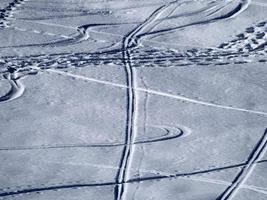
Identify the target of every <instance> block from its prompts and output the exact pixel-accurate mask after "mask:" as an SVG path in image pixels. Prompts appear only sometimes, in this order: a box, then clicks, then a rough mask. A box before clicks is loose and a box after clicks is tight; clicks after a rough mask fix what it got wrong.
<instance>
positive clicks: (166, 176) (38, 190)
mask: <svg viewBox="0 0 267 200" xmlns="http://www.w3.org/2000/svg"><path fill="white" fill-rule="evenodd" d="M266 161H267V160H259V161H257V162H256V163H263V162H266ZM256 163H255V164H256ZM90 165H92V166H94V167H101V168H108V169H118V167H113V166H103V165H94V164H90ZM247 165H248V164H247V163H241V164H236V165H230V166H225V167H218V168H212V169H208V170H202V171H195V172H188V173H177V174H170V173H167V172H162V171H156V170H140V171H141V172H144V173H153V174H156V173H159V174H160V175H158V174H157V175H155V176H147V177H139V178H135V179H129V180H128V181H126V182H120V183H118V182H116V181H110V182H92V183H82V182H83V181H76V182H67V184H66V183H65V184H64V183H60V184H53V185H50V186H45V185H43V184H42V186H43V187H31V188H24V189H22V188H23V186H15V187H9V188H7V189H9V190H10V189H14V188H15V190H14V191H6V192H2V193H0V199H1V198H2V199H4V198H5V197H9V196H11V197H20V196H21V195H25V194H31V193H35V194H42V193H43V192H46V191H60V190H64V189H81V188H87V187H100V186H117V185H122V184H126V183H127V184H134V183H140V182H145V181H159V180H172V179H176V178H182V179H188V180H193V181H201V182H206V183H215V184H221V185H226V186H228V185H231V183H228V182H226V181H220V180H213V179H207V178H202V177H192V176H193V175H198V174H206V173H212V172H220V171H222V170H227V169H232V168H236V167H242V166H247ZM85 182H88V181H86V180H85ZM29 186H31V185H29ZM29 186H28V187H29ZM240 188H244V189H249V190H252V191H255V192H259V193H262V194H265V195H266V194H267V188H260V187H257V186H250V185H245V184H244V185H240ZM2 190H5V189H4V188H3V189H2Z"/></svg>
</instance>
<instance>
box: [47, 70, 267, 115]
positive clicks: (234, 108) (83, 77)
mask: <svg viewBox="0 0 267 200" xmlns="http://www.w3.org/2000/svg"><path fill="white" fill-rule="evenodd" d="M44 72H52V73H57V74H60V75H65V76H70V77H73V78H77V79H81V80H84V81H91V82H95V83H100V84H104V85H109V86H114V87H119V88H126V89H127V88H129V86H127V85H123V84H119V83H113V82H110V81H103V80H99V79H94V78H88V77H85V76H81V75H74V74H72V73H69V72H64V71H60V70H55V69H48V70H45V71H44ZM133 89H134V90H136V91H140V92H145V93H149V94H153V95H158V96H163V97H168V98H171V99H177V100H180V101H184V102H189V103H193V104H198V105H202V106H208V107H214V108H219V109H225V110H233V111H239V112H246V113H250V114H257V115H262V116H267V113H266V112H263V111H257V110H249V109H244V108H238V107H231V106H225V105H220V104H214V103H210V102H205V101H200V100H197V99H191V98H188V97H184V96H181V95H175V94H170V93H165V92H161V91H156V90H152V89H148V88H139V87H137V88H133Z"/></svg>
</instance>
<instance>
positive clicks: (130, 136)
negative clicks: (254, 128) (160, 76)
mask: <svg viewBox="0 0 267 200" xmlns="http://www.w3.org/2000/svg"><path fill="white" fill-rule="evenodd" d="M21 1H23V0H21ZM25 1H26V0H25ZM234 1H235V0H234ZM229 2H232V1H229ZM177 3H178V1H173V2H170V3H167V4H165V5H162V6H160V7H159V8H158V9H156V10H155V11H154V12H153V13H152V14H151V15H150V16H149V17H148V18H147V19H146V20H145V21H144V22H143V23H141V24H140V25H138V26H137V27H136V28H134V29H133V30H132V31H131V32H129V33H128V34H127V35H126V36H124V37H123V44H122V49H121V53H122V62H123V64H124V67H125V73H126V78H127V84H126V85H124V84H118V83H112V82H109V81H103V80H99V79H94V78H88V77H84V76H80V75H74V74H71V73H68V72H63V71H60V70H56V69H47V70H45V71H47V72H52V73H57V74H60V75H66V76H70V77H74V78H77V79H81V80H85V81H91V82H96V83H100V84H104V85H109V86H114V87H119V88H124V89H126V90H127V95H128V98H127V99H128V103H127V117H126V123H127V124H126V130H125V133H126V135H125V142H124V143H113V144H86V145H77V146H75V145H62V146H61V145H54V146H53V145H46V146H45V145H41V146H30V147H21V148H20V147H14V148H5V147H4V148H0V150H26V149H28V150H32V149H50V148H76V147H112V146H123V151H122V155H121V161H120V164H119V167H118V169H117V170H118V172H117V176H116V181H114V182H112V181H111V182H101V183H88V184H68V185H58V186H48V187H39V188H38V187H37V188H29V189H22V190H16V191H10V192H3V193H0V197H6V196H14V195H22V194H29V193H41V192H43V191H51V190H52V191H55V190H56V191H57V190H61V189H73V188H83V187H96V186H97V187H98V186H108V185H112V186H114V197H115V200H125V199H127V198H126V193H127V187H128V185H129V183H139V182H143V181H153V180H162V179H171V178H178V177H180V178H185V179H191V180H195V181H203V182H208V183H215V184H221V185H226V186H228V187H227V189H226V190H225V191H224V192H223V193H222V194H221V195H220V196H219V197H218V198H217V200H231V199H232V198H233V197H234V196H235V194H236V193H237V192H238V190H239V189H240V188H245V189H249V190H253V191H255V192H259V193H262V194H267V191H266V190H264V189H265V188H264V189H262V188H259V187H256V186H249V185H245V184H244V183H245V181H246V180H247V179H248V178H249V176H250V174H251V173H252V172H253V170H254V168H255V167H256V164H257V163H261V162H265V161H262V160H260V159H261V158H262V156H263V155H264V154H265V152H266V151H267V147H266V146H267V145H266V143H267V130H266V131H265V132H264V134H263V137H262V138H261V140H260V141H259V142H258V144H257V145H256V147H255V148H254V150H253V152H252V153H251V154H250V155H249V158H248V160H247V162H246V163H241V164H236V165H231V166H226V167H220V168H214V169H208V170H202V171H195V172H189V173H179V174H167V175H166V173H165V174H163V175H153V176H147V177H138V178H132V179H131V178H130V175H129V173H130V170H131V164H132V162H133V155H134V151H135V149H134V148H135V145H136V144H146V143H153V142H161V141H166V140H170V139H175V138H178V137H182V136H183V134H184V133H183V131H182V130H181V129H179V128H178V129H177V130H179V131H180V132H179V134H173V135H171V134H170V136H166V137H159V138H155V139H148V140H136V127H137V117H138V113H137V110H138V109H137V107H138V92H145V93H147V94H152V95H158V96H164V97H168V98H172V99H177V100H180V101H184V102H188V103H194V104H198V105H203V106H208V107H214V108H219V109H226V110H233V111H240V112H246V113H250V114H257V115H262V116H267V113H266V112H263V111H255V110H248V109H244V108H237V107H233V106H224V105H219V104H215V103H210V102H205V101H200V100H196V99H192V98H187V97H184V96H182V95H174V94H169V93H165V92H160V91H156V90H151V89H148V88H140V87H138V86H137V83H136V79H137V77H136V76H137V75H136V72H135V68H134V67H133V63H132V62H133V61H132V60H133V58H132V54H131V53H132V52H131V51H132V50H133V49H135V48H137V47H138V46H139V45H140V42H141V40H142V39H143V38H145V37H147V36H151V35H154V34H162V33H167V32H171V31H175V30H177V29H181V28H185V27H189V26H195V25H202V24H206V23H212V22H215V21H219V20H225V19H230V18H233V17H236V16H237V15H239V14H240V13H242V12H243V11H244V10H246V9H247V7H248V5H249V4H250V3H251V1H250V0H240V3H239V4H238V5H237V6H236V7H235V8H234V9H233V10H231V11H230V12H228V13H226V14H224V15H222V16H220V17H215V18H213V19H210V20H207V21H199V22H193V23H190V24H187V25H183V26H178V27H174V28H166V29H161V30H157V31H153V29H154V28H155V27H156V26H157V25H159V24H160V23H161V21H163V20H158V16H160V15H162V14H164V12H165V11H166V10H168V9H169V8H172V6H175V5H176V4H177ZM254 4H255V2H254ZM177 6H179V5H176V7H177ZM225 6H228V5H227V4H226V5H225ZM176 7H174V9H173V10H172V11H171V12H170V13H169V15H170V14H171V13H172V12H174V10H175V9H176ZM215 8H216V7H214V8H211V9H208V10H213V9H215ZM222 8H223V7H222ZM222 8H218V9H217V8H216V10H213V11H212V13H210V14H209V15H213V14H215V13H216V12H218V11H220V10H221V9H222ZM206 11H207V10H205V12H206ZM190 14H194V13H188V15H190ZM8 18H9V16H8V17H7V19H8ZM168 18H169V16H166V19H168ZM0 20H1V19H0ZM50 25H51V24H50ZM101 25H103V24H101ZM101 25H100V24H97V25H92V24H91V25H85V26H81V27H78V29H77V31H78V32H79V34H78V35H77V36H74V37H72V38H70V37H69V36H64V35H60V36H61V37H63V38H67V40H63V41H58V42H55V43H50V44H48V45H52V46H53V45H55V46H57V45H70V44H74V43H78V42H82V41H85V40H88V39H89V38H90V37H89V33H88V28H90V27H92V26H101ZM104 25H112V24H104ZM14 29H16V30H19V31H30V32H33V33H37V34H44V35H50V36H56V34H53V33H46V32H45V33H42V32H41V31H39V30H26V29H22V28H19V27H14ZM144 40H145V39H144ZM265 45H266V44H263V46H265ZM154 58H155V57H153V58H151V59H154ZM144 59H147V60H148V59H150V58H149V57H146V58H144ZM163 59H165V58H164V57H163ZM176 59H177V58H176ZM139 60H140V57H139ZM8 81H9V82H10V85H11V89H10V91H9V92H8V93H7V94H6V95H4V96H3V97H0V102H1V101H2V102H4V101H10V100H13V99H16V98H18V97H20V96H21V95H22V94H23V92H24V87H23V85H22V84H21V83H20V81H19V79H10V78H9V79H8ZM169 133H170V132H168V134H169ZM235 167H242V169H241V171H240V172H239V174H238V175H237V176H236V177H235V179H234V180H233V182H232V183H228V182H225V181H219V180H211V179H205V178H191V177H190V176H193V175H197V174H205V173H211V172H218V171H221V170H226V169H232V168H235ZM140 171H142V170H140ZM187 176H189V177H187Z"/></svg>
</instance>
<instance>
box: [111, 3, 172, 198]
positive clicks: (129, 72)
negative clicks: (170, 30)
mask: <svg viewBox="0 0 267 200" xmlns="http://www.w3.org/2000/svg"><path fill="white" fill-rule="evenodd" d="M176 3H177V1H174V2H171V3H168V4H165V5H163V6H161V7H159V8H158V9H156V10H155V11H154V12H153V13H152V14H151V15H150V16H149V17H148V18H147V19H146V20H145V21H144V22H143V23H141V24H140V25H139V26H137V27H136V28H134V29H133V30H132V31H131V32H129V33H128V34H127V35H126V36H125V37H124V38H123V41H122V57H123V59H122V60H123V63H124V67H125V73H126V82H127V96H128V98H127V101H128V102H127V118H126V136H125V143H126V144H128V145H126V146H125V147H124V149H123V151H122V156H121V161H120V164H119V171H118V174H117V176H116V181H117V182H118V183H122V184H119V185H116V186H115V191H114V196H115V200H124V199H126V193H127V184H124V183H125V182H126V181H127V180H128V179H129V176H130V175H129V168H130V167H131V163H132V160H133V155H134V151H135V149H134V148H135V146H133V145H129V144H132V143H133V142H134V141H135V137H136V127H137V115H138V113H137V110H138V108H137V106H138V93H137V90H135V88H136V84H137V83H136V78H137V77H136V72H135V69H134V68H133V67H132V63H131V53H130V50H131V49H132V48H133V47H136V46H137V45H138V42H137V36H138V34H139V33H140V32H141V31H143V30H144V29H146V28H147V27H149V26H150V24H153V22H154V21H155V20H156V19H157V17H158V16H159V15H160V14H162V13H163V12H164V11H165V10H166V9H167V8H169V7H170V6H172V5H175V4H176Z"/></svg>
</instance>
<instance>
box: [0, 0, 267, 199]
mask: <svg viewBox="0 0 267 200" xmlns="http://www.w3.org/2000/svg"><path fill="white" fill-rule="evenodd" d="M241 2H242V3H241V4H239V6H238V7H237V8H236V9H235V10H233V12H230V13H227V14H226V15H225V16H223V18H218V19H216V20H221V19H226V18H231V17H234V16H236V15H237V14H239V13H240V12H242V11H243V10H244V9H245V8H246V6H247V5H248V4H247V3H248V2H249V1H247V0H243V1H241ZM176 3H177V1H174V2H171V3H168V4H166V5H164V6H161V7H160V8H159V9H157V10H156V11H155V12H154V13H152V15H150V16H149V18H147V20H146V21H145V22H144V23H142V24H141V25H139V26H137V27H136V28H135V29H134V30H133V31H132V32H130V33H129V34H128V35H126V36H125V37H124V39H123V47H122V55H123V63H124V66H125V71H126V75H127V86H126V89H127V94H128V104H127V111H128V112H127V128H126V137H125V144H123V145H124V150H123V154H122V159H121V163H120V167H119V171H118V174H117V179H116V182H115V183H112V182H107V183H105V184H104V185H115V198H116V200H123V199H125V198H126V196H125V195H126V192H127V187H126V186H127V184H126V183H131V182H135V181H137V182H139V181H144V180H156V179H161V178H165V176H161V177H148V178H142V180H140V179H136V180H135V179H129V174H128V172H129V168H130V166H131V162H132V158H133V153H134V145H133V144H136V143H137V142H135V132H136V130H135V128H136V125H137V106H138V102H137V97H138V95H137V91H138V90H137V89H138V87H137V86H136V74H135V70H134V68H133V67H132V60H131V52H130V51H131V49H133V48H135V47H137V46H138V44H139V41H138V40H139V39H141V38H142V37H144V36H147V35H152V34H156V33H161V32H168V31H172V30H175V29H177V28H175V29H165V30H161V31H160V32H158V31H157V32H146V33H142V31H143V30H144V29H145V28H147V27H149V26H150V25H151V24H153V22H154V20H155V19H156V18H157V16H158V15H160V14H162V12H164V11H165V9H167V8H168V7H170V6H172V5H174V4H176ZM244 5H245V6H244ZM203 23H206V22H203ZM191 25H197V24H190V25H188V26H191ZM178 28H183V27H178ZM139 91H143V89H140V88H139ZM2 98H3V97H2ZM0 100H1V99H0ZM184 100H188V99H184ZM216 107H217V106H216ZM240 111H242V110H240ZM243 111H244V109H243ZM263 141H264V142H265V143H264V144H265V146H266V141H265V139H264V140H263ZM259 146H262V145H261V143H260V144H259ZM265 146H264V147H265ZM260 151H263V150H262V149H260ZM264 151H265V150H264ZM256 152H258V150H257V149H256ZM258 157H260V154H256V157H255V156H254V155H253V156H252V158H251V159H250V160H249V161H248V163H247V164H246V165H245V167H244V168H243V170H242V171H247V170H248V171H249V170H250V168H251V166H252V165H253V166H254V163H256V162H258V161H259V160H258ZM251 160H252V161H251ZM250 162H252V163H250ZM249 172H250V171H249ZM249 172H248V173H249ZM248 173H247V174H248ZM191 174H192V173H191ZM241 175H242V174H241ZM183 176H184V174H183ZM170 177H177V176H175V175H173V176H168V177H166V178H170ZM243 179H245V178H243ZM243 179H241V180H243ZM237 180H238V181H237V182H238V184H241V183H242V181H240V179H239V178H237ZM101 185H103V184H102V183H99V184H98V183H96V184H85V185H76V186H75V187H88V186H101ZM71 187H74V186H73V185H72V186H70V185H66V186H60V188H63V189H64V188H71ZM230 188H237V187H236V186H235V187H233V186H230ZM54 189H59V188H57V187H50V188H43V189H40V188H39V189H38V188H36V189H34V188H33V189H30V190H25V191H20V192H19V191H17V192H13V193H12V192H11V193H8V194H7V193H2V194H0V196H8V195H15V194H21V193H28V192H36V191H43V190H54ZM225 194H226V195H228V192H225ZM226 199H229V198H228V196H227V198H226V197H224V196H222V197H220V200H226Z"/></svg>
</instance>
